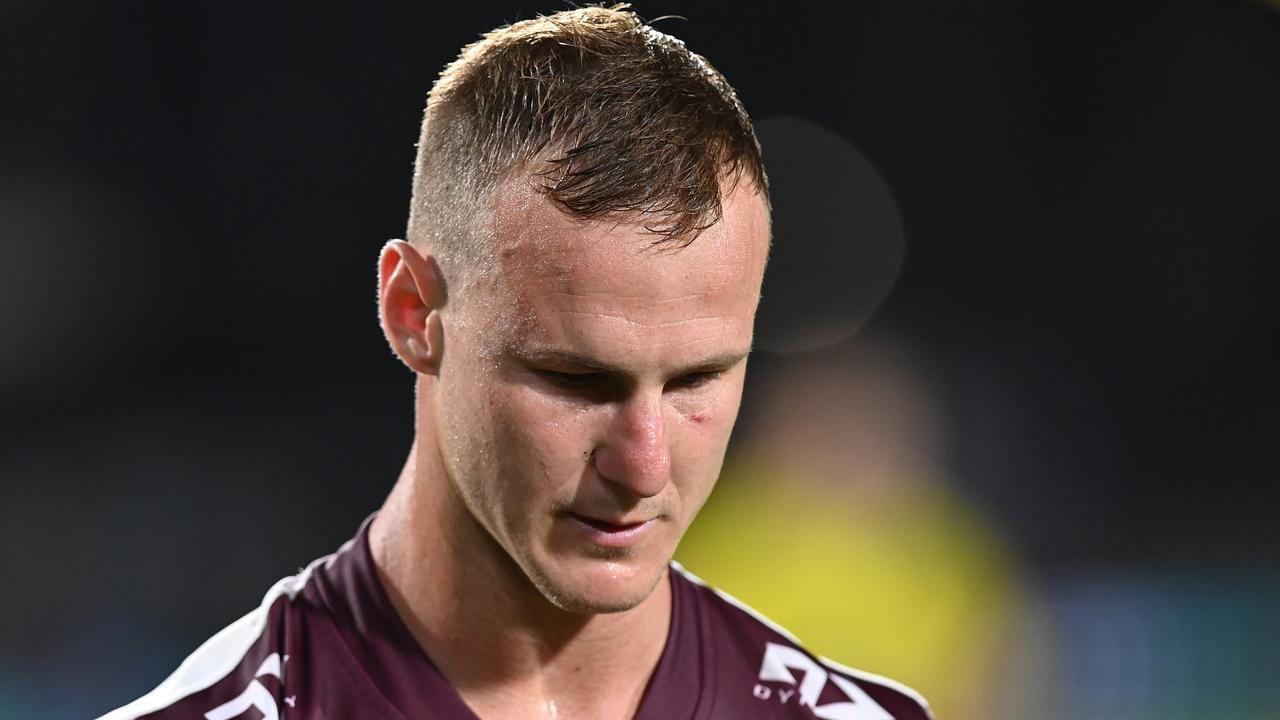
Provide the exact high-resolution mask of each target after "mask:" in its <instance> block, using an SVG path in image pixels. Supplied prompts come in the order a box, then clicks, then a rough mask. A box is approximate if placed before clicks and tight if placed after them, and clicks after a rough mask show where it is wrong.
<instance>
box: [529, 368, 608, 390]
mask: <svg viewBox="0 0 1280 720" xmlns="http://www.w3.org/2000/svg"><path fill="white" fill-rule="evenodd" d="M538 374H539V375H541V376H542V377H543V378H545V379H547V380H549V381H550V382H551V383H552V384H554V385H558V386H560V387H562V388H567V389H570V390H575V389H579V388H588V387H593V386H595V385H597V384H599V382H600V373H593V372H585V373H571V372H560V371H558V370H539V371H538Z"/></svg>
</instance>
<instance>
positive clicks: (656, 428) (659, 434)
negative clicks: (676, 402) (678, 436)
mask: <svg viewBox="0 0 1280 720" xmlns="http://www.w3.org/2000/svg"><path fill="white" fill-rule="evenodd" d="M662 409H663V408H662V396H661V392H659V393H656V394H655V395H641V394H636V395H634V396H632V397H630V398H628V399H627V400H626V401H625V402H623V403H621V404H620V405H619V406H618V412H617V414H616V415H615V416H614V418H613V420H612V422H611V423H610V426H609V433H608V436H607V437H606V438H605V441H604V443H603V445H602V446H601V447H599V448H597V449H596V453H595V466H596V472H598V473H600V475H601V477H604V478H605V479H606V480H610V481H612V482H615V483H617V484H619V485H621V486H623V487H625V488H626V489H627V490H629V491H631V492H632V493H634V494H635V495H637V496H639V497H651V496H653V495H657V494H658V493H659V492H661V491H662V488H664V487H666V485H667V481H668V480H669V478H670V475H671V453H670V452H669V451H668V449H667V432H666V425H665V422H664V420H663V416H662Z"/></svg>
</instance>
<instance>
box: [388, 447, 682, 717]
mask: <svg viewBox="0 0 1280 720" xmlns="http://www.w3.org/2000/svg"><path fill="white" fill-rule="evenodd" d="M421 450H422V448H420V447H418V446H416V445H415V447H414V450H413V452H412V453H411V454H410V457H409V460H408V461H407V462H406V464H405V468H404V471H403V472H402V473H401V476H400V479H399V480H398V481H397V483H396V486H395V488H394V489H393V490H392V493H391V495H390V497H388V499H387V502H386V503H385V505H384V506H383V509H382V511H381V512H380V513H379V514H378V516H377V517H376V518H375V519H374V522H373V526H372V527H371V528H370V532H369V542H370V547H371V550H372V553H373V558H374V562H375V565H376V566H377V569H378V574H379V577H380V579H381V580H382V583H383V585H384V586H385V587H386V590H387V593H388V595H389V596H390V597H391V601H392V604H393V605H394V606H395V608H396V611H397V612H398V613H399V614H400V616H401V618H402V619H403V620H404V622H405V625H406V626H408V628H409V630H410V631H411V632H412V633H413V635H414V637H415V638H416V639H417V641H418V643H419V644H420V645H422V647H423V649H424V650H425V651H426V653H427V655H428V656H429V657H430V658H431V659H432V661H433V662H434V663H435V664H436V666H437V667H438V668H439V669H440V671H441V672H442V673H443V674H444V676H445V677H446V678H447V679H448V680H449V682H450V683H451V684H452V685H453V686H454V688H455V689H457V691H458V693H459V694H460V695H461V696H462V699H463V700H464V701H465V702H466V703H467V705H468V706H470V707H471V708H472V710H474V711H475V712H476V714H477V715H479V716H480V717H481V718H499V717H529V718H537V717H547V718H562V719H563V718H577V717H590V718H629V717H631V716H632V715H634V713H635V712H636V710H637V708H638V707H639V703H640V700H641V697H642V695H643V693H644V688H645V686H646V685H647V683H648V680H649V677H650V675H652V673H653V670H654V668H655V667H656V666H657V663H658V659H659V657H660V656H661V654H662V649H663V647H664V646H665V643H666V637H667V631H668V629H669V627H670V619H671V590H670V581H669V580H668V578H667V576H666V575H665V574H664V575H663V577H662V580H661V582H660V583H659V585H658V587H657V588H656V589H655V590H654V592H653V593H652V594H651V595H650V596H649V597H648V598H647V599H646V600H645V601H644V602H642V603H641V604H640V605H638V606H636V607H634V608H632V609H630V610H627V611H624V612H618V613H608V614H583V613H574V612H569V611H565V610H562V609H560V608H558V607H556V606H555V605H553V604H552V603H551V602H549V601H548V600H547V599H546V598H545V597H544V596H543V595H542V594H541V593H539V592H538V591H537V589H536V588H535V587H534V586H533V584H532V583H531V582H530V581H529V579H528V578H527V577H526V576H525V575H524V573H523V572H522V571H521V570H520V568H519V567H518V566H517V565H516V564H515V562H514V561H512V560H511V558H510V557H509V556H507V555H506V553H505V551H503V550H502V548H501V547H500V546H499V545H498V544H497V542H496V541H494V540H493V538H492V537H491V536H490V535H489V534H488V533H487V532H485V531H484V529H483V528H482V527H480V525H479V524H478V523H477V522H476V521H475V519H474V518H473V517H472V516H471V515H470V514H469V513H468V512H467V511H466V509H465V507H464V506H463V504H462V502H461V499H460V498H458V497H457V495H456V492H455V491H454V489H453V487H452V485H451V484H450V483H449V481H448V478H446V477H445V476H444V473H443V466H442V463H440V462H439V458H438V457H433V455H432V454H431V453H424V452H421Z"/></svg>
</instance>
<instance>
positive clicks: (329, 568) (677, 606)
mask: <svg viewBox="0 0 1280 720" xmlns="http://www.w3.org/2000/svg"><path fill="white" fill-rule="evenodd" d="M368 528H369V521H365V524H364V525H363V526H362V527H361V529H360V532H359V533H358V534H357V535H356V537H355V538H354V539H352V540H351V541H349V542H348V543H346V544H345V545H343V546H342V548H341V549H340V550H338V552H336V553H334V554H333V555H330V556H328V557H325V558H321V559H319V560H317V561H315V562H313V563H311V565H310V566H309V567H307V568H306V569H305V570H303V571H302V572H300V573H299V574H297V575H294V576H292V577H288V578H285V579H284V580H281V581H280V582H278V583H276V584H275V586H274V587H272V588H271V590H270V591H268V592H267V595H266V597H265V598H263V600H262V605H260V606H259V607H258V609H256V610H254V611H253V612H251V613H249V614H248V615H245V616H244V617H242V618H240V619H239V620H237V621H236V622H234V623H232V624H231V625H230V626H229V627H227V628H226V629H224V630H222V631H221V632H219V633H218V634H217V635H215V636H213V637H212V638H210V639H209V641H208V642H206V643H205V644H204V645H202V646H201V647H200V648H199V649H198V650H196V651H195V652H194V653H192V654H191V656H190V657H188V658H187V659H186V660H185V661H184V662H183V663H182V665H181V666H180V667H179V668H178V669H177V671H176V672H174V673H173V675H171V676H170V677H169V678H168V679H167V680H165V681H164V682H163V683H161V684H160V686H159V687H157V688H156V689H155V690H153V691H151V692H150V693H148V694H147V695H145V696H143V697H142V698H140V699H138V700H136V701H134V702H133V703H130V704H129V705H126V706H125V707H122V708H120V709H118V710H116V711H114V712H111V713H108V714H107V715H105V716H103V718H102V719H101V720H125V719H126V718H130V719H132V718H148V719H156V720H159V719H166V718H184V719H185V718H204V719H205V720H233V719H239V720H249V719H254V720H256V719H257V718H266V719H267V720H278V718H289V719H290V720H319V719H320V718H330V719H343V718H362V719H369V720H375V719H378V720H409V719H413V720H419V719H423V720H425V719H429V718H441V719H447V720H453V719H455V718H467V719H469V720H475V718H476V715H475V714H474V713H473V712H471V710H470V709H469V708H468V707H467V706H466V704H464V703H463V701H462V698H461V697H460V696H459V695H458V693H457V691H455V690H454V689H453V687H452V686H450V685H449V682H448V681H447V680H445V678H444V676H443V675H442V674H441V673H440V671H439V670H438V669H437V668H436V666H435V665H434V664H433V663H432V662H431V658H429V657H427V655H426V653H424V652H423V650H422V647H421V646H419V645H418V643H417V641H416V640H415V639H414V638H413V636H412V635H411V634H410V633H409V630H408V628H406V627H405V625H404V624H403V623H402V622H401V620H400V617H399V615H398V614H397V613H396V611H395V609H394V608H393V607H392V605H391V601H390V600H389V599H388V598H387V595H386V593H385V592H384V590H383V588H382V584H381V581H380V580H379V579H378V576H377V573H376V571H375V569H374V565H373V557H372V555H371V554H370V552H369V541H368ZM669 572H670V575H671V593H672V607H671V629H670V632H669V634H668V636H667V644H666V647H665V648H664V649H663V651H662V657H661V658H660V659H659V661H658V666H657V667H656V668H655V669H654V672H653V677H652V678H651V679H650V680H649V686H648V687H647V688H646V690H645V693H644V698H643V699H642V700H641V702H640V709H639V710H638V711H637V713H636V718H638V719H641V720H674V719H682V718H689V719H691V720H693V719H695V718H696V719H697V720H711V719H713V718H714V719H717V720H720V719H723V720H741V719H742V718H824V719H826V720H895V719H896V720H917V719H921V718H928V717H930V715H929V713H928V710H927V709H926V708H927V706H926V704H925V702H924V700H923V699H922V698H921V697H920V696H919V695H917V694H915V693H914V692H913V691H911V690H910V689H907V688H905V687H902V686H900V685H897V684H895V683H893V682H892V681H889V680H886V679H884V678H880V677H876V676H872V675H867V674H864V673H861V672H857V671H854V670H851V669H849V668H845V667H842V666H839V665H836V664H834V663H832V662H830V661H827V660H823V659H821V658H818V657H816V656H814V655H812V654H810V653H809V652H807V651H805V650H804V649H803V648H801V647H800V644H799V643H798V642H797V641H796V639H795V638H794V637H792V636H791V635H789V634H788V633H787V632H786V631H785V630H782V629H781V628H779V627H777V626H775V625H773V624H772V623H770V622H769V621H768V620H765V619H764V618H762V617H760V616H759V615H756V614H755V613H754V612H753V611H751V610H750V609H748V608H747V607H745V606H744V605H742V604H741V603H739V602H737V601H736V600H734V599H733V598H730V597H728V596H726V595H722V594H721V593H719V592H717V591H715V590H713V589H712V588H710V587H708V586H707V585H705V584H703V583H702V582H701V581H700V580H698V579H697V578H695V577H694V576H692V575H690V574H689V573H687V572H685V570H684V569H683V568H681V567H680V566H679V565H678V564H676V563H672V564H671V569H670V571H669Z"/></svg>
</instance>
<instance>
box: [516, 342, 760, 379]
mask: <svg viewBox="0 0 1280 720" xmlns="http://www.w3.org/2000/svg"><path fill="white" fill-rule="evenodd" d="M750 352H751V351H750V350H744V351H737V352H727V353H720V354H717V355H711V356H709V357H706V358H703V359H701V360H699V361H697V362H695V363H693V364H691V365H689V366H687V367H684V368H681V369H680V370H678V371H677V372H676V373H675V374H676V375H677V376H679V375H689V374H692V373H698V372H710V371H713V370H727V369H729V368H731V367H733V366H735V365H737V364H738V363H740V362H742V361H743V360H745V359H746V358H747V356H748V355H749V354H750ZM506 354H507V355H508V356H509V357H512V358H514V359H515V360H517V361H519V362H521V363H524V364H526V365H550V366H560V367H573V368H582V369H584V370H589V371H591V372H598V373H605V374H608V375H616V376H619V377H631V376H633V375H634V374H635V373H633V372H632V371H631V370H628V369H626V368H621V367H618V366H616V365H610V364H609V363H607V362H604V361H602V360H599V359H596V358H593V357H591V356H590V355H584V354H582V353H579V352H574V351H572V350H558V349H555V348H514V347H509V348H507V351H506Z"/></svg>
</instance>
